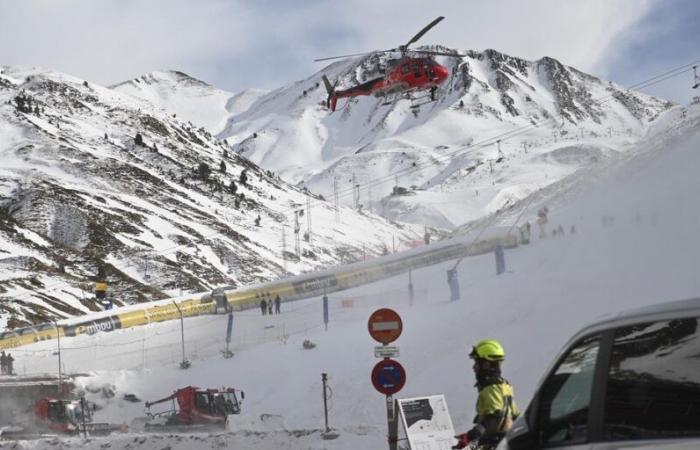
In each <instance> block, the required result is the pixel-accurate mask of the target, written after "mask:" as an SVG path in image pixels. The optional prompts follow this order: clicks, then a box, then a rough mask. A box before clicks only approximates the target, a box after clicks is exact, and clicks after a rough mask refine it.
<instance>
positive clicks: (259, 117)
mask: <svg viewBox="0 0 700 450" xmlns="http://www.w3.org/2000/svg"><path fill="white" fill-rule="evenodd" d="M424 49H432V50H440V51H443V52H450V51H452V50H451V49H447V48H443V47H424ZM393 56H395V55H393ZM390 57H392V55H386V54H378V53H373V54H370V55H368V56H366V57H361V58H356V59H348V60H343V61H340V62H336V63H334V64H331V65H329V66H328V67H326V68H324V69H322V70H320V71H319V72H318V73H316V74H314V75H312V76H310V77H309V78H307V79H304V80H301V81H298V82H295V83H292V84H290V85H288V86H285V87H283V88H280V89H277V90H274V91H272V92H269V93H267V94H265V95H262V96H260V97H259V98H258V99H257V100H256V101H254V102H253V103H252V104H251V105H250V107H249V108H247V109H246V110H245V111H243V112H240V113H238V114H232V115H231V117H230V118H229V119H228V124H227V125H226V127H225V129H224V130H223V131H222V132H221V133H219V137H220V138H222V139H223V138H226V139H227V142H229V143H230V144H231V145H232V146H233V149H234V150H235V151H236V152H237V153H239V154H241V155H244V156H246V157H247V158H249V159H250V160H252V161H254V162H255V163H257V164H259V165H260V166H261V167H263V168H266V169H270V170H274V171H275V172H278V173H280V175H281V176H282V177H283V178H284V179H286V180H288V181H290V182H292V183H298V184H299V185H302V186H306V187H308V188H310V189H311V190H312V191H314V192H319V193H321V194H323V195H324V196H330V195H333V191H334V184H336V185H337V187H338V190H339V191H340V192H341V193H342V194H343V195H341V201H344V203H345V204H347V205H353V206H354V205H355V204H356V203H357V204H363V205H364V207H365V209H367V208H369V209H372V210H376V211H379V212H380V213H382V214H383V215H385V216H386V217H391V218H394V219H398V220H402V221H407V222H414V223H426V222H427V223H430V224H432V225H435V226H441V227H454V226H457V225H460V224H463V223H465V222H468V221H471V220H474V219H478V218H480V217H483V216H484V215H487V214H491V213H493V212H494V211H497V210H500V209H503V208H506V207H508V206H509V205H511V204H513V203H514V202H516V201H517V200H520V199H523V198H525V197H527V196H528V195H530V194H531V193H533V192H536V191H537V190H539V189H542V188H543V187H545V186H547V185H549V184H551V183H553V182H556V181H558V180H561V179H562V178H564V177H566V176H568V175H570V174H572V173H573V172H575V171H577V170H579V169H580V168H582V167H587V166H590V165H592V164H596V163H599V162H600V161H601V160H603V159H606V158H607V157H609V156H611V155H613V154H615V153H617V152H620V151H624V150H625V149H627V148H629V145H630V144H632V143H634V142H636V141H637V140H638V139H639V138H640V137H641V136H642V135H643V133H644V131H645V129H646V128H647V126H648V124H649V122H651V121H653V120H654V118H656V117H657V116H658V114H659V113H660V112H662V111H664V110H666V109H668V108H669V107H670V106H671V105H670V104H669V103H668V102H664V101H661V100H658V99H655V98H652V97H650V96H647V95H644V94H641V93H638V92H634V91H629V90H627V89H625V88H623V87H621V86H618V85H615V84H613V83H609V82H606V81H603V80H600V79H598V78H596V77H594V76H591V75H587V74H585V73H583V72H580V71H578V70H576V69H574V68H572V67H567V66H565V65H563V64H561V63H560V62H558V61H557V60H555V59H552V58H548V57H545V58H542V59H540V60H537V61H526V60H523V59H519V58H515V57H512V56H508V55H504V54H502V53H499V52H497V51H495V50H486V51H483V52H480V53H478V52H474V51H469V52H467V56H465V57H459V58H458V57H438V61H439V62H440V63H441V64H443V65H444V66H446V67H447V68H448V69H449V70H450V73H451V76H450V78H449V79H448V80H447V81H446V82H445V83H444V85H443V86H442V88H441V90H440V91H439V92H438V100H437V101H435V102H427V100H428V99H427V97H424V98H423V99H419V100H416V101H411V100H409V99H405V98H399V99H396V100H395V101H393V102H389V104H387V102H386V99H377V98H374V97H355V98H353V99H341V100H340V101H339V103H338V110H337V111H336V112H334V113H332V114H331V113H330V111H329V110H328V109H327V108H326V107H325V104H324V102H325V99H326V97H327V93H326V91H325V88H324V87H323V83H322V80H321V76H322V75H327V76H328V77H329V78H330V79H331V80H332V81H333V80H335V82H336V84H337V88H338V89H343V88H347V87H350V86H353V85H356V84H358V83H361V82H363V81H367V80H369V79H372V78H375V77H377V76H379V75H380V74H381V73H382V70H383V68H384V67H385V65H386V61H387V59H388V58H390ZM416 102H418V103H422V105H420V106H419V107H418V108H415V107H414V108H412V106H415V103H416ZM336 179H337V181H336ZM356 186H359V188H357V187H356ZM400 188H403V189H400ZM391 194H405V195H391Z"/></svg>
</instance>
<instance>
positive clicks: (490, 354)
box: [469, 339, 506, 361]
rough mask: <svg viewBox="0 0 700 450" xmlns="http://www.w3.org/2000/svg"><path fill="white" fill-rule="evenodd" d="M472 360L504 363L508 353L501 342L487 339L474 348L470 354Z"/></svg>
mask: <svg viewBox="0 0 700 450" xmlns="http://www.w3.org/2000/svg"><path fill="white" fill-rule="evenodd" d="M469 357H470V358H472V359H477V358H478V359H485V360H487V361H503V360H504V359H505V357H506V351H505V350H504V349H503V346H502V345H501V343H500V342H498V341H497V340H495V339H485V340H483V341H481V342H479V343H478V344H476V345H475V346H474V347H472V352H471V353H470V354H469Z"/></svg>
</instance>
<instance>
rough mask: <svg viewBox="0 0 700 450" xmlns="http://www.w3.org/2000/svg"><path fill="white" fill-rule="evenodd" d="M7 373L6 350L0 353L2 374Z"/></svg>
mask: <svg viewBox="0 0 700 450" xmlns="http://www.w3.org/2000/svg"><path fill="white" fill-rule="evenodd" d="M6 373H7V356H5V350H3V351H2V352H1V353H0V374H2V375H5V374H6Z"/></svg>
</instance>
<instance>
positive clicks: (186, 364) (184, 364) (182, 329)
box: [173, 302, 192, 369]
mask: <svg viewBox="0 0 700 450" xmlns="http://www.w3.org/2000/svg"><path fill="white" fill-rule="evenodd" d="M173 305H175V308H177V312H178V313H180V332H181V337H182V362H181V363H180V369H189V368H190V366H191V365H192V364H191V363H190V362H189V361H187V360H186V359H185V320H184V319H183V317H182V310H181V309H180V306H179V305H178V304H177V303H176V302H173Z"/></svg>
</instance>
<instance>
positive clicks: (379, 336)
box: [367, 308, 403, 344]
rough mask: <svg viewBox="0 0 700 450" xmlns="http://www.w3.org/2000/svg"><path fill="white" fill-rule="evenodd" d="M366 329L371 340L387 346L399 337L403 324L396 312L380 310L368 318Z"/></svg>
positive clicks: (385, 309) (387, 309)
mask: <svg viewBox="0 0 700 450" xmlns="http://www.w3.org/2000/svg"><path fill="white" fill-rule="evenodd" d="M367 329H369V335H370V336H372V339H374V340H375V341H377V342H381V343H382V344H388V343H390V342H394V341H395V340H396V339H398V338H399V336H401V331H402V330H403V322H401V317H400V316H399V315H398V314H397V313H396V311H394V310H393V309H389V308H382V309H378V310H376V311H375V312H373V313H372V315H371V316H369V321H368V322H367Z"/></svg>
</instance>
